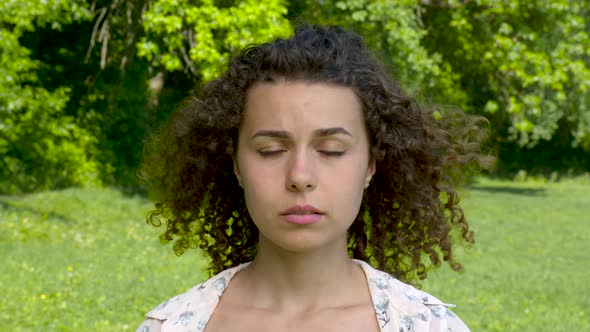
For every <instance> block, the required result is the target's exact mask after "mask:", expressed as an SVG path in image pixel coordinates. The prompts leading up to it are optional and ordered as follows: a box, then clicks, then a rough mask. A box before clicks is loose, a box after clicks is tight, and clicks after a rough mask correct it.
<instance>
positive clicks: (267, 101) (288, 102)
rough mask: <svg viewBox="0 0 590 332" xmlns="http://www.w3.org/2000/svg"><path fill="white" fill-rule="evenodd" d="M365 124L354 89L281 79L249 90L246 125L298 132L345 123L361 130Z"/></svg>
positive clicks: (345, 125) (349, 126)
mask: <svg viewBox="0 0 590 332" xmlns="http://www.w3.org/2000/svg"><path fill="white" fill-rule="evenodd" d="M363 123H364V121H363V112H362V107H361V103H360V100H359V98H358V97H357V95H356V93H355V92H354V91H353V90H352V89H351V88H348V87H344V86H338V85H331V84H326V83H307V82H289V81H280V82H275V83H258V84H255V85H254V86H253V87H251V88H250V89H249V90H248V94H247V98H246V103H245V114H244V120H243V123H242V126H243V129H247V128H251V127H255V128H252V129H259V128H260V127H265V126H267V127H273V129H283V130H290V129H292V130H295V131H296V130H305V129H314V128H315V129H317V128H318V127H333V126H343V127H348V128H349V129H351V130H355V129H357V130H358V129H363V128H364V124H363ZM269 129H270V128H269Z"/></svg>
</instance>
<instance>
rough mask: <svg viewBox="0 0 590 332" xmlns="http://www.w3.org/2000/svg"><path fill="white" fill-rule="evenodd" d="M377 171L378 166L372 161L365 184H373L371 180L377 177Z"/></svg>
mask: <svg viewBox="0 0 590 332" xmlns="http://www.w3.org/2000/svg"><path fill="white" fill-rule="evenodd" d="M376 170H377V165H376V164H375V161H374V160H371V161H370V162H369V167H368V168H367V175H366V176H365V183H366V184H369V182H371V179H372V178H373V175H375V171H376Z"/></svg>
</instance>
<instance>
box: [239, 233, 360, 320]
mask: <svg viewBox="0 0 590 332" xmlns="http://www.w3.org/2000/svg"><path fill="white" fill-rule="evenodd" d="M243 272H245V273H244V276H243V277H244V281H245V285H246V287H247V289H249V290H250V292H251V297H250V299H251V303H254V304H256V306H260V307H265V308H273V309H276V310H286V311H291V310H292V311H300V310H301V308H308V309H309V310H313V309H314V308H325V307H331V306H338V305H343V304H346V303H350V302H351V301H354V299H355V296H357V295H360V294H359V292H361V293H362V291H363V290H362V289H363V286H364V285H366V277H365V276H364V273H363V271H362V269H361V268H360V267H359V266H358V265H357V264H356V263H354V262H353V261H352V260H351V259H350V258H349V257H348V252H347V248H346V239H343V241H341V242H339V243H336V244H334V245H331V246H330V247H328V248H321V249H317V250H313V251H310V252H305V253H297V252H288V251H285V250H281V249H279V248H277V247H275V246H273V245H272V243H270V241H265V240H264V239H262V238H261V241H260V242H259V247H258V254H257V255H256V258H255V259H254V261H253V262H252V263H251V264H250V265H249V266H248V267H247V268H246V269H245V270H244V271H243ZM358 298H359V297H358V296H357V297H356V299H358Z"/></svg>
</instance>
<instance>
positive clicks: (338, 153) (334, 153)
mask: <svg viewBox="0 0 590 332" xmlns="http://www.w3.org/2000/svg"><path fill="white" fill-rule="evenodd" d="M318 151H319V152H320V153H321V154H323V155H325V156H328V157H340V156H342V155H344V153H345V152H346V151H324V150H318ZM257 152H258V153H259V154H260V155H261V156H263V157H272V156H278V155H279V154H280V153H283V152H285V150H276V151H257Z"/></svg>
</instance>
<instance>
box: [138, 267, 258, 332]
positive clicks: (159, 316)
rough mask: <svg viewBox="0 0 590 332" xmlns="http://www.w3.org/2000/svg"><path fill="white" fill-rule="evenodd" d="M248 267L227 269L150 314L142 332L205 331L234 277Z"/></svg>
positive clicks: (141, 327) (175, 297) (161, 305)
mask: <svg viewBox="0 0 590 332" xmlns="http://www.w3.org/2000/svg"><path fill="white" fill-rule="evenodd" d="M246 265H247V263H246V264H242V265H240V266H236V267H233V268H230V269H227V270H225V271H223V272H221V273H219V274H217V275H215V276H213V277H211V278H210V279H208V280H207V281H205V282H202V283H200V284H198V285H196V286H194V287H192V288H191V289H189V290H188V291H186V292H184V293H182V294H179V295H176V296H174V297H172V298H170V299H168V300H166V301H164V302H162V303H161V304H159V305H158V306H157V307H155V308H154V309H152V310H151V311H149V312H148V313H147V314H146V315H145V316H146V317H147V319H146V320H145V321H144V322H143V323H142V325H140V327H139V328H138V329H137V331H138V332H154V331H162V332H165V331H171V332H172V331H185V330H186V328H187V327H189V326H190V327H193V328H194V327H196V330H194V329H193V330H191V331H202V330H203V329H204V328H205V325H206V324H207V321H208V320H209V318H210V317H211V314H212V313H213V311H214V310H215V307H216V306H217V303H218V302H219V299H220V298H221V295H222V294H223V292H224V291H225V289H226V287H227V285H228V284H229V282H230V280H231V279H232V278H233V276H234V275H235V274H236V273H237V272H239V271H240V270H241V269H243V268H244V267H245V266H246Z"/></svg>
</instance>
